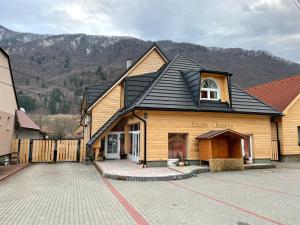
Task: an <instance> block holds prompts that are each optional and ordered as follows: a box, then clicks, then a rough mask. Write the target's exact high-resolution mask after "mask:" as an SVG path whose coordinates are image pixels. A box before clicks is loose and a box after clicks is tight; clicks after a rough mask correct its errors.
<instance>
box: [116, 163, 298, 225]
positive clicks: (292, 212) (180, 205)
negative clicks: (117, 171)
mask: <svg viewBox="0 0 300 225" xmlns="http://www.w3.org/2000/svg"><path fill="white" fill-rule="evenodd" d="M284 166H285V167H282V168H281V167H280V168H279V169H271V170H251V171H242V172H223V173H206V174H199V175H198V176H197V177H193V178H191V179H186V180H180V181H171V182H154V183H141V182H139V183H138V182H124V181H116V180H114V181H112V183H113V184H114V185H115V187H116V188H117V189H118V190H119V191H120V192H121V193H123V195H124V196H125V197H126V198H127V200H128V201H129V202H130V203H131V204H132V205H133V206H134V207H136V208H137V209H138V210H139V211H140V213H141V215H143V216H144V217H145V218H147V219H148V221H149V222H150V224H222V225H223V224H238V225H246V224H295V225H297V224H300V213H299V212H300V165H299V167H297V166H296V165H293V164H288V165H284ZM288 166H289V167H291V168H292V169H290V168H287V167H288ZM166 221H167V223H166Z"/></svg>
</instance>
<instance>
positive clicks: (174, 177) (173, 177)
mask: <svg viewBox="0 0 300 225" xmlns="http://www.w3.org/2000/svg"><path fill="white" fill-rule="evenodd" d="M93 164H94V166H95V167H96V169H97V170H98V171H99V172H100V173H101V175H102V176H103V177H106V178H109V179H113V180H124V181H142V182H145V181H170V180H182V179H187V178H191V177H193V176H194V174H198V173H206V172H209V168H207V169H206V168H205V169H203V168H200V169H194V170H192V171H191V172H189V173H186V174H178V175H169V176H160V177H139V176H121V175H115V174H109V173H104V172H103V170H102V168H101V167H100V166H99V165H98V164H97V163H95V162H94V163H93Z"/></svg>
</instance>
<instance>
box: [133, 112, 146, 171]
mask: <svg viewBox="0 0 300 225" xmlns="http://www.w3.org/2000/svg"><path fill="white" fill-rule="evenodd" d="M132 115H133V116H134V117H136V118H138V119H139V120H141V121H142V122H143V123H144V163H143V167H146V166H147V121H146V120H144V119H143V118H142V117H140V116H138V115H136V114H135V113H134V111H132Z"/></svg>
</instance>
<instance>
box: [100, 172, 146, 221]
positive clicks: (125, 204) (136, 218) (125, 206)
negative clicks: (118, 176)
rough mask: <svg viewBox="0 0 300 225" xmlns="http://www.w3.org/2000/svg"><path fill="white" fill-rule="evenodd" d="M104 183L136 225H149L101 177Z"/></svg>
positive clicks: (111, 185)
mask: <svg viewBox="0 0 300 225" xmlns="http://www.w3.org/2000/svg"><path fill="white" fill-rule="evenodd" d="M102 179H103V181H104V183H105V184H106V186H107V187H108V189H109V190H110V191H111V193H113V195H114V196H115V197H116V198H117V199H118V200H119V202H120V203H121V204H122V205H123V207H124V208H125V209H126V210H127V212H128V213H129V214H130V215H131V216H132V218H133V219H134V220H135V222H136V223H137V224H138V225H149V223H148V222H147V221H146V220H145V218H144V217H143V216H142V215H141V214H140V213H139V212H138V211H137V210H136V209H135V208H134V207H133V206H132V205H131V204H130V203H129V202H128V201H127V200H126V198H125V197H124V196H123V195H122V194H121V193H120V192H119V191H118V190H117V189H116V188H115V187H114V186H113V184H112V183H111V182H110V181H109V180H108V179H106V178H104V177H102Z"/></svg>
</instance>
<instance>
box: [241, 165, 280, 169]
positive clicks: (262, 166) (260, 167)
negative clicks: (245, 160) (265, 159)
mask: <svg viewBox="0 0 300 225" xmlns="http://www.w3.org/2000/svg"><path fill="white" fill-rule="evenodd" d="M275 168H276V165H275V164H260V165H251V164H250V165H244V169H245V170H254V169H275Z"/></svg>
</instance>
